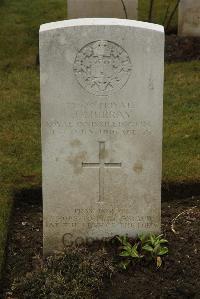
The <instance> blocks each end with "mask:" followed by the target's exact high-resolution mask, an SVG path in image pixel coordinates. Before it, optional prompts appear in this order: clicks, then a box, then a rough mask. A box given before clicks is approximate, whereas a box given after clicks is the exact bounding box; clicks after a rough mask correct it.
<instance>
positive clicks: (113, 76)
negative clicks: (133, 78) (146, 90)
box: [74, 40, 132, 96]
mask: <svg viewBox="0 0 200 299" xmlns="http://www.w3.org/2000/svg"><path fill="white" fill-rule="evenodd" d="M131 71H132V64H131V61H130V58H129V56H128V53H127V52H126V51H125V50H124V49H123V48H122V47H121V46H119V45H117V44H116V43H113V42H110V41H105V40H99V41H95V42H92V43H89V44H87V45H86V46H84V47H83V48H82V49H81V50H80V51H79V53H78V54H77V56H76V59H75V62H74V73H75V76H76V78H77V80H78V82H79V84H80V85H81V86H82V87H83V88H84V89H86V90H87V91H88V92H89V93H92V94H94V95H97V96H106V95H109V94H112V93H113V92H115V91H117V90H119V89H121V88H122V87H123V86H124V85H125V84H126V83H127V81H128V79H129V76H130V74H131Z"/></svg>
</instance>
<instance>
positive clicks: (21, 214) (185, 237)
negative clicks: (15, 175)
mask: <svg viewBox="0 0 200 299" xmlns="http://www.w3.org/2000/svg"><path fill="white" fill-rule="evenodd" d="M11 220H12V221H11V226H10V234H9V242H8V248H7V266H6V269H5V273H4V281H3V289H4V296H3V295H2V298H6V299H22V298H20V297H17V296H13V295H12V290H11V286H12V284H13V281H14V279H16V278H19V277H23V276H25V275H26V273H28V272H31V271H33V270H35V269H38V268H40V266H41V265H40V264H41V255H42V205H41V192H40V190H39V189H36V190H32V191H31V190H30V192H29V191H24V192H22V193H21V194H20V193H18V195H17V196H16V199H15V207H14V210H13V216H12V219H11ZM162 231H163V233H164V234H165V237H166V238H167V239H168V241H169V255H168V256H166V257H165V258H164V262H163V265H162V267H161V268H160V269H156V267H155V265H154V264H153V263H150V264H142V265H141V264H136V265H135V267H132V268H129V269H128V270H127V271H122V270H121V271H120V270H119V271H116V272H115V274H114V275H113V276H112V277H111V278H109V279H108V278H107V279H105V281H104V288H103V289H102V290H101V293H100V294H99V295H98V297H95V298H101V299H106V298H108V299H111V298H112V299H129V298H131V299H137V298H138V299H139V298H140V299H143V298H174V299H178V298H181V299H184V298H185V299H186V298H188V299H189V298H200V275H199V269H200V257H199V251H200V240H199V235H200V197H196V198H194V197H191V198H189V199H184V200H183V199H182V200H177V199H175V200H173V201H165V202H163V204H162ZM102 246H103V245H102ZM111 248H112V247H111V246H110V245H109V246H108V248H107V250H110V251H111V250H112V249H111ZM98 249H99V248H98ZM90 250H92V251H95V250H97V248H96V247H95V246H93V247H91V249H90ZM114 252H115V250H113V252H112V254H114ZM0 297H1V295H0ZM67 298H68V297H67ZM30 299H31V298H30ZM32 299H37V298H32ZM55 299H56V298H55Z"/></svg>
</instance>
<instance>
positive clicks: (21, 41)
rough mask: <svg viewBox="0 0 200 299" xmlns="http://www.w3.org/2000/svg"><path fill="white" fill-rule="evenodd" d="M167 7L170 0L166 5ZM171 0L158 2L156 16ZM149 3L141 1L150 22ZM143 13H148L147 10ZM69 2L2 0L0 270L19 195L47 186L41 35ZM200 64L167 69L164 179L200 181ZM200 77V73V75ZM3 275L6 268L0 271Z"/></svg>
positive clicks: (0, 47)
mask: <svg viewBox="0 0 200 299" xmlns="http://www.w3.org/2000/svg"><path fill="white" fill-rule="evenodd" d="M166 2H167V1H166ZM166 2H165V1H161V0H160V5H161V6H160V7H159V5H158V1H157V0H156V6H155V7H156V13H154V15H153V18H155V14H156V15H158V16H160V19H159V21H160V20H161V14H159V13H158V11H159V10H160V9H161V8H162V7H163V3H166ZM148 3H149V0H148V1H146V3H145V1H144V0H141V1H140V8H141V10H140V11H141V13H140V15H141V18H142V19H145V18H146V16H147V13H146V12H145V13H144V10H145V9H147V6H148ZM142 9H143V11H142ZM65 18H66V0H49V1H46V0H32V1H30V0H20V1H19V0H0V26H1V31H0V45H1V46H0V58H1V59H0V101H1V102H0V114H1V122H0V148H1V151H0V169H1V173H0V177H1V190H0V265H1V261H2V258H3V252H4V246H5V240H6V234H7V224H8V219H9V215H10V210H11V207H12V199H13V193H14V192H15V190H16V189H17V190H20V189H22V188H26V189H28V188H31V187H35V186H36V187H37V186H41V146H40V104H39V68H38V65H36V62H37V57H38V30H39V25H40V24H42V23H46V22H50V21H55V20H60V19H65ZM199 70H200V63H199V62H190V63H177V64H171V65H167V66H166V80H165V100H164V101H165V105H164V106H165V109H164V153H163V179H164V180H165V181H166V182H173V181H175V182H182V181H186V182H190V181H200V173H199V172H198V155H197V154H198V140H197V133H198V128H197V127H198V111H199V96H200V91H199V82H200V78H199V75H198V71H199ZM199 73H200V72H199ZM0 270H1V269H0Z"/></svg>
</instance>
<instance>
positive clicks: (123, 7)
mask: <svg viewBox="0 0 200 299" xmlns="http://www.w3.org/2000/svg"><path fill="white" fill-rule="evenodd" d="M137 9H138V0H123V1H122V0H67V15H68V19H76V18H119V19H133V20H137Z"/></svg>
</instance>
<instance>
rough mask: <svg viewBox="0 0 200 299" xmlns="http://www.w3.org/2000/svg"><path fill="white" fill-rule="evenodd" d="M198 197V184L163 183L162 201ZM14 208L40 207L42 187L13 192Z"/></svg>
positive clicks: (199, 191) (199, 190) (199, 189)
mask: <svg viewBox="0 0 200 299" xmlns="http://www.w3.org/2000/svg"><path fill="white" fill-rule="evenodd" d="M199 195H200V182H177V183H176V182H169V183H166V182H163V183H162V200H164V201H167V200H173V199H185V198H189V197H193V196H199ZM13 197H14V208H15V206H17V207H20V206H24V205H38V206H42V187H33V188H30V189H26V188H24V189H21V190H16V191H15V192H14V196H13Z"/></svg>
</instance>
